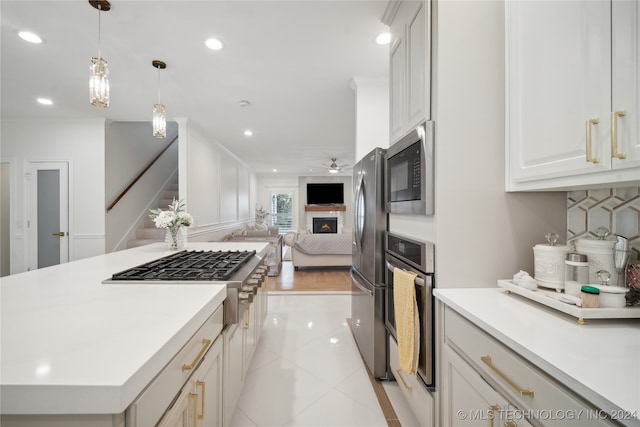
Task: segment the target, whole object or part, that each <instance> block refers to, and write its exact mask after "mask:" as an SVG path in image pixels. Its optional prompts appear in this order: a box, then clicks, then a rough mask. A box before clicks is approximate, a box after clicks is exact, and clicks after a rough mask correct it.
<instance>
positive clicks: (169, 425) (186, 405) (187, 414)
mask: <svg viewBox="0 0 640 427" xmlns="http://www.w3.org/2000/svg"><path fill="white" fill-rule="evenodd" d="M191 390H192V386H191V384H187V385H185V386H184V387H183V389H182V390H181V391H180V394H179V395H178V398H177V399H176V401H175V403H174V404H173V406H172V407H171V408H169V410H167V412H166V413H165V414H164V416H163V417H162V419H161V420H160V422H159V423H158V427H190V426H193V425H194V423H195V422H196V421H195V418H197V416H198V413H197V412H198V395H197V394H195V393H192V392H191Z"/></svg>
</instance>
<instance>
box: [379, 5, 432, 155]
mask: <svg viewBox="0 0 640 427" xmlns="http://www.w3.org/2000/svg"><path fill="white" fill-rule="evenodd" d="M430 4H431V3H430V2H429V1H407V0H403V1H401V2H399V5H398V9H397V11H396V12H395V15H394V17H393V19H392V21H391V23H390V27H391V48H390V51H389V80H390V85H389V133H390V140H391V143H393V142H396V141H397V140H399V139H400V138H401V137H402V136H404V135H405V134H406V133H407V132H408V131H409V130H411V129H413V128H415V127H416V126H417V125H419V124H420V123H422V122H424V121H425V120H427V119H429V118H430V102H431V96H430V92H431V85H430V80H431V79H430V75H431V73H430V69H431V66H430V59H431V57H430V40H431V38H430V37H431V35H430V32H431V25H430V19H431V10H430Z"/></svg>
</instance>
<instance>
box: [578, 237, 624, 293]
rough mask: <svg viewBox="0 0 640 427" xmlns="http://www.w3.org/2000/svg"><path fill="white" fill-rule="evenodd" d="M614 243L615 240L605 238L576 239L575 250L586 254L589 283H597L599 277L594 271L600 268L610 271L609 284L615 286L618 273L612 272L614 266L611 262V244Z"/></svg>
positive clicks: (614, 269)
mask: <svg viewBox="0 0 640 427" xmlns="http://www.w3.org/2000/svg"><path fill="white" fill-rule="evenodd" d="M615 244H616V241H615V240H607V239H590V238H584V239H578V240H576V250H577V251H578V252H580V253H581V254H585V255H586V256H587V262H588V263H589V283H599V278H598V276H597V274H596V273H597V272H598V271H600V270H606V271H608V272H609V273H611V278H610V279H609V285H610V286H617V284H618V275H617V274H613V273H615V272H616V267H615V265H614V262H613V246H614V245H615Z"/></svg>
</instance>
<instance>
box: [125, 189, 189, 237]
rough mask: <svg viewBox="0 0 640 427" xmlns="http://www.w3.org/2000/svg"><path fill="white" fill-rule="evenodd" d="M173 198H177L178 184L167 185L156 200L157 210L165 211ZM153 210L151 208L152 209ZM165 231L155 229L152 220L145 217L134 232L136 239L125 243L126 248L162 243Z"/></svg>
mask: <svg viewBox="0 0 640 427" xmlns="http://www.w3.org/2000/svg"><path fill="white" fill-rule="evenodd" d="M174 198H176V199H177V198H178V183H173V184H169V185H168V186H167V188H165V190H164V192H163V193H162V196H161V198H160V199H159V200H158V206H157V207H158V208H160V209H162V210H165V209H167V208H168V207H169V205H170V204H171V202H173V199H174ZM152 209H153V208H152ZM166 234H167V230H166V229H164V228H156V225H155V224H154V222H153V220H152V219H151V218H149V217H148V216H147V218H145V219H144V225H143V227H141V228H138V229H137V230H136V238H135V239H133V240H129V241H128V242H127V248H135V247H137V246H142V245H148V244H150V243H156V242H164V238H165V236H166Z"/></svg>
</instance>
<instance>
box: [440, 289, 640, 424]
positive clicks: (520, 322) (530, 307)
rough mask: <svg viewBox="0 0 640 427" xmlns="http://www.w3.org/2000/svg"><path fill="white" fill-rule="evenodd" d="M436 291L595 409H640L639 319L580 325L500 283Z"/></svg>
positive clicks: (638, 411)
mask: <svg viewBox="0 0 640 427" xmlns="http://www.w3.org/2000/svg"><path fill="white" fill-rule="evenodd" d="M434 295H435V297H436V298H437V299H439V300H440V301H442V302H443V303H444V304H446V305H448V306H450V307H451V308H453V309H454V310H455V311H457V312H458V313H460V314H461V315H462V316H464V317H466V318H467V319H468V320H470V321H471V322H473V323H474V324H475V325H477V326H478V327H480V328H481V329H483V330H484V331H485V332H487V333H488V334H489V335H491V336H493V337H494V338H496V339H497V340H498V341H500V342H502V343H503V344H505V345H506V346H507V347H509V348H511V349H512V350H513V351H515V352H516V353H518V354H519V355H520V356H522V357H524V358H525V359H527V360H529V361H530V362H531V363H533V364H534V365H536V366H537V367H538V368H540V369H541V370H543V371H544V372H546V373H547V374H548V375H550V376H551V377H553V378H555V379H556V380H558V381H559V382H560V383H562V384H564V385H565V386H567V387H568V388H569V389H571V390H573V391H575V392H576V393H577V394H579V395H581V396H582V397H583V398H585V399H586V400H588V401H589V402H591V403H592V404H593V405H594V406H596V407H597V408H599V409H602V410H604V411H606V412H607V413H608V414H614V415H619V414H621V413H625V411H626V413H627V414H634V415H635V416H636V417H637V416H638V415H639V414H640V319H631V320H619V319H616V320H587V323H586V324H585V325H580V324H578V323H577V322H576V318H575V317H571V316H568V315H565V314H562V313H559V312H557V311H555V310H553V309H550V308H547V307H544V306H542V305H540V304H537V303H535V302H533V301H530V300H526V299H524V298H523V297H521V296H518V295H514V294H511V295H508V294H506V293H505V292H504V290H502V289H499V288H486V289H467V288H465V289H435V290H434ZM627 418H628V417H627ZM621 422H623V423H624V424H625V425H640V421H639V420H638V419H635V420H629V419H627V420H621Z"/></svg>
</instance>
